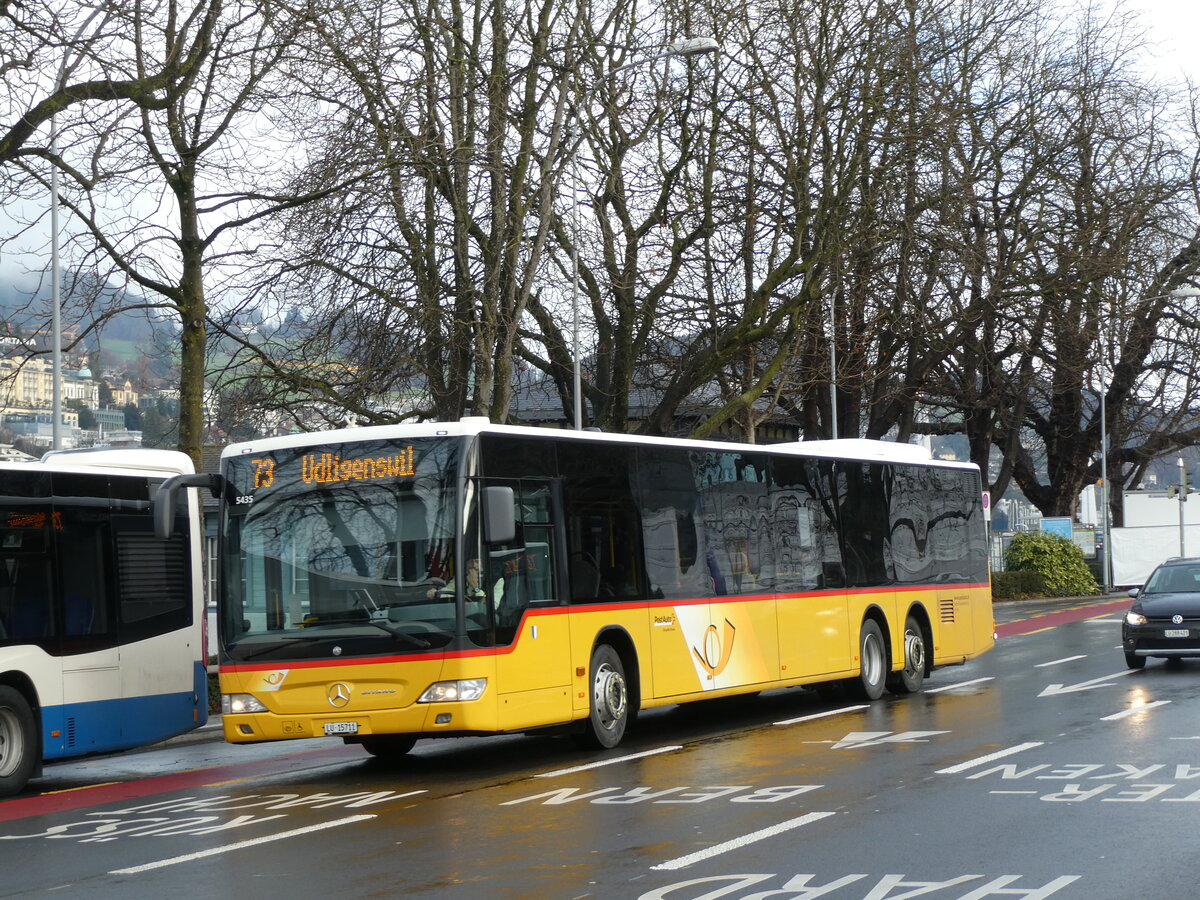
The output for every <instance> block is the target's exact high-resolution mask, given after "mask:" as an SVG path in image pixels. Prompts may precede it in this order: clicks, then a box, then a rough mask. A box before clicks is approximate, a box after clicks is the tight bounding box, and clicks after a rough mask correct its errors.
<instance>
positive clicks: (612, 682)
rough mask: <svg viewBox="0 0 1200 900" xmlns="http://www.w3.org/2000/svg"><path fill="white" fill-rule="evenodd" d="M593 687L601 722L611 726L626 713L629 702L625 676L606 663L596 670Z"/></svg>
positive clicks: (606, 726)
mask: <svg viewBox="0 0 1200 900" xmlns="http://www.w3.org/2000/svg"><path fill="white" fill-rule="evenodd" d="M593 687H594V696H595V700H596V712H597V714H598V715H599V717H600V724H601V725H603V726H604V727H605V728H611V727H612V726H613V725H614V724H615V723H616V722H617V721H618V720H619V719H620V718H621V717H622V716H623V715H625V705H626V702H627V700H626V692H625V678H624V677H623V676H622V675H621V673H620V672H618V671H617V670H616V669H614V668H613V667H612V666H610V665H609V664H608V663H605V664H604V665H602V666H601V667H600V668H599V669H597V670H596V681H595V684H594V686H593Z"/></svg>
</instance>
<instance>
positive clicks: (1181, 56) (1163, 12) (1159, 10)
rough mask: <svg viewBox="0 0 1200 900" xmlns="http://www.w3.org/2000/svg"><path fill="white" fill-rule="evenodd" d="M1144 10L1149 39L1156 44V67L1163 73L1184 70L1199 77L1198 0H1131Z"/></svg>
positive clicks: (1168, 73)
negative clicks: (1157, 50)
mask: <svg viewBox="0 0 1200 900" xmlns="http://www.w3.org/2000/svg"><path fill="white" fill-rule="evenodd" d="M1132 6H1133V7H1134V8H1135V9H1137V8H1141V9H1143V10H1145V12H1146V25H1147V26H1148V27H1149V30H1150V39H1151V40H1152V41H1154V42H1155V43H1156V44H1157V45H1158V49H1159V57H1158V59H1157V60H1156V64H1157V68H1158V69H1159V71H1161V72H1162V73H1163V74H1164V75H1166V76H1178V75H1180V74H1181V73H1186V74H1187V75H1189V76H1191V78H1192V79H1193V80H1195V81H1200V2H1198V0H1133V3H1132Z"/></svg>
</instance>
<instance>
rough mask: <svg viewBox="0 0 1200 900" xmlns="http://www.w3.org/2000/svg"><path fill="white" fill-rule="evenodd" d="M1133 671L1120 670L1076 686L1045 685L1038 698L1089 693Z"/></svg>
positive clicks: (1110, 685) (1110, 684)
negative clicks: (1079, 692) (1081, 692)
mask: <svg viewBox="0 0 1200 900" xmlns="http://www.w3.org/2000/svg"><path fill="white" fill-rule="evenodd" d="M1135 671H1136V670H1135V669H1122V670H1121V671H1120V672H1114V673H1113V674H1112V675H1101V676H1100V677H1099V678H1091V679H1089V680H1087V681H1081V682H1079V683H1078V684H1051V685H1047V686H1046V689H1045V690H1044V691H1042V692H1041V693H1040V694H1038V696H1039V697H1056V696H1058V695H1059V694H1073V693H1075V692H1077V691H1091V690H1095V689H1096V688H1101V687H1112V680H1113V679H1114V678H1120V677H1121V676H1122V675H1132V674H1133V673H1134V672H1135Z"/></svg>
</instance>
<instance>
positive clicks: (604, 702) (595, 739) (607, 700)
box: [579, 644, 629, 750]
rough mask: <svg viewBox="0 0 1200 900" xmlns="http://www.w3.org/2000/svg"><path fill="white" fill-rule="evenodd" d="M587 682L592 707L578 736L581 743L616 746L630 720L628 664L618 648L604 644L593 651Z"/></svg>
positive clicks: (601, 747) (602, 746)
mask: <svg viewBox="0 0 1200 900" xmlns="http://www.w3.org/2000/svg"><path fill="white" fill-rule="evenodd" d="M589 672H590V676H591V677H590V678H589V680H588V684H589V685H590V687H591V691H590V693H591V702H590V705H591V709H590V711H589V712H588V717H587V720H586V721H585V722H584V726H583V733H582V734H581V735H580V736H579V743H580V745H581V746H584V747H589V748H593V749H597V748H599V749H605V750H607V749H608V748H610V747H615V746H617V744H619V743H621V738H622V737H624V736H625V726H626V725H628V724H629V687H628V685H627V684H626V682H625V666H624V665H623V664H622V663H621V657H620V655H618V653H617V651H616V650H614V649H613V648H612V647H610V646H609V645H608V644H601V645H600V646H599V647H597V648H596V649H595V650H593V651H592V663H591V666H590V669H589Z"/></svg>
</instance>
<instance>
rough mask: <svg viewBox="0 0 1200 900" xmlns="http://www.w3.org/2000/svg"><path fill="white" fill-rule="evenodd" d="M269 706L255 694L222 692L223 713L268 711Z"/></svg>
mask: <svg viewBox="0 0 1200 900" xmlns="http://www.w3.org/2000/svg"><path fill="white" fill-rule="evenodd" d="M266 711H267V708H266V707H265V706H263V704H262V702H261V701H260V700H259V699H258V698H257V697H255V696H254V695H253V694H222V695H221V713H222V714H223V715H226V716H229V715H237V714H238V713H260V712H266Z"/></svg>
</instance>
